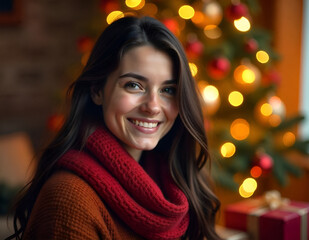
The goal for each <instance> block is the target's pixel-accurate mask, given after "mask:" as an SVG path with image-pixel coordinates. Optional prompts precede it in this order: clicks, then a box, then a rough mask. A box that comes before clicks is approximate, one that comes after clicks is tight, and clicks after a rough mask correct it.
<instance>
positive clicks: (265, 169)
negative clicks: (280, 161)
mask: <svg viewBox="0 0 309 240" xmlns="http://www.w3.org/2000/svg"><path fill="white" fill-rule="evenodd" d="M252 165H253V166H257V167H260V168H261V170H262V174H268V173H270V172H271V170H272V168H273V166H274V160H273V158H272V157H271V156H270V155H268V154H267V153H265V152H262V151H261V152H259V151H258V152H257V153H256V154H255V156H254V157H253V159H252Z"/></svg>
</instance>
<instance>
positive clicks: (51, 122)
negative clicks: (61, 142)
mask: <svg viewBox="0 0 309 240" xmlns="http://www.w3.org/2000/svg"><path fill="white" fill-rule="evenodd" d="M63 123H64V116H63V115H62V114H52V115H51V116H49V117H48V119H47V128H48V130H50V131H52V132H57V131H58V130H60V128H61V127H62V125H63Z"/></svg>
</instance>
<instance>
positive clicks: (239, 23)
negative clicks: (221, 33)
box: [234, 17, 251, 32]
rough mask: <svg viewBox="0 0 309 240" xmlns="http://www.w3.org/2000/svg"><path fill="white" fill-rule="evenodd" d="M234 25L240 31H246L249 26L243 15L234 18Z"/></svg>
mask: <svg viewBox="0 0 309 240" xmlns="http://www.w3.org/2000/svg"><path fill="white" fill-rule="evenodd" d="M234 26H235V28H236V29H237V30H238V31H240V32H247V31H249V30H250V28H251V24H250V21H249V20H248V19H247V18H245V17H241V18H239V19H236V20H234Z"/></svg>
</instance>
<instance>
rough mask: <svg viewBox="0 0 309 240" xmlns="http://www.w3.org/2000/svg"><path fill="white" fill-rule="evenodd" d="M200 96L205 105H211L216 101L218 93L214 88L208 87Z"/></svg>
mask: <svg viewBox="0 0 309 240" xmlns="http://www.w3.org/2000/svg"><path fill="white" fill-rule="evenodd" d="M202 96H203V99H204V101H205V102H206V103H212V102H215V101H216V100H217V99H218V97H219V91H218V89H217V88H216V87H215V86H213V85H208V86H206V87H205V88H204V90H203V92H202Z"/></svg>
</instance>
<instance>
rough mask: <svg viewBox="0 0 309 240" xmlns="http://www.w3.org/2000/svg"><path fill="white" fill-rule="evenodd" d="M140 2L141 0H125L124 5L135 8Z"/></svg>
mask: <svg viewBox="0 0 309 240" xmlns="http://www.w3.org/2000/svg"><path fill="white" fill-rule="evenodd" d="M141 2H142V1H141V0H126V5H127V6H128V7H129V8H135V7H137V6H138V5H140V3H141Z"/></svg>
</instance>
